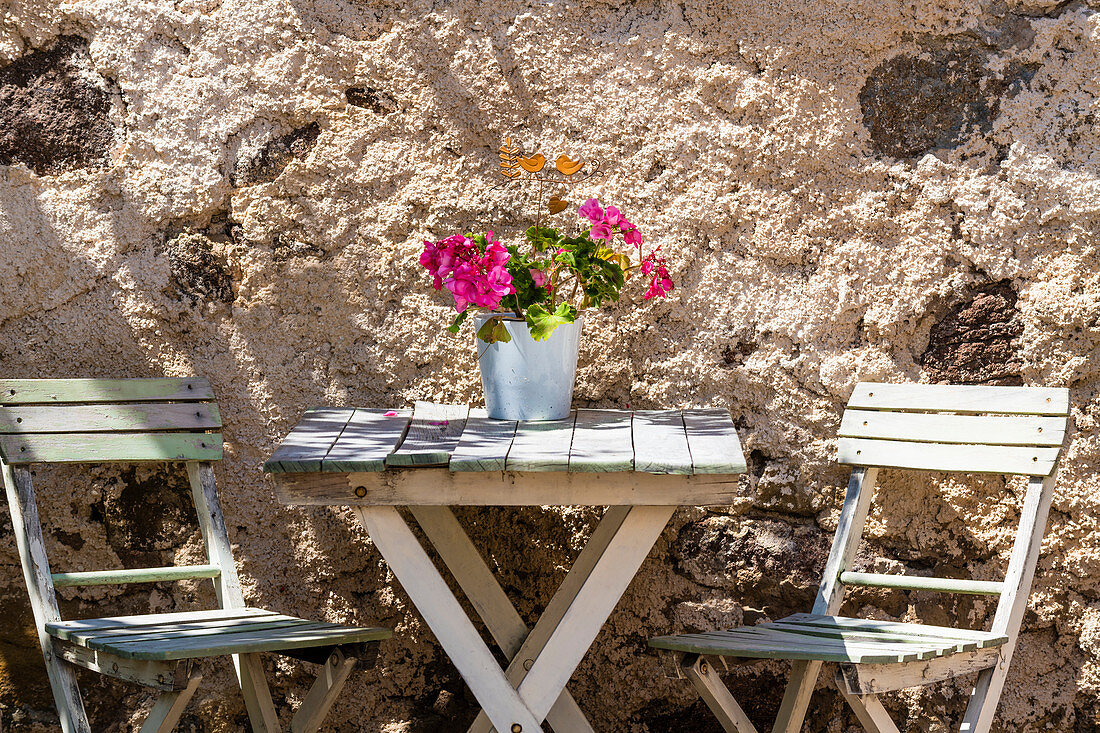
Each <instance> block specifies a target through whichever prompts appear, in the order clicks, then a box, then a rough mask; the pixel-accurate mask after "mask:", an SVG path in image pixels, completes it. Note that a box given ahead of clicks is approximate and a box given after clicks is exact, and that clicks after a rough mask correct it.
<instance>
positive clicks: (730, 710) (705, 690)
mask: <svg viewBox="0 0 1100 733" xmlns="http://www.w3.org/2000/svg"><path fill="white" fill-rule="evenodd" d="M681 667H682V668H683V671H684V674H685V675H687V678H688V679H689V680H691V684H692V685H694V686H695V690H696V691H697V692H698V693H699V697H701V698H703V702H705V703H706V704H707V707H708V708H710V711H711V712H712V713H714V717H716V718H718V722H719V723H721V724H722V730H724V731H725V732H726V733H757V730H756V727H755V726H754V725H753V724H752V721H751V720H749V716H747V715H745V711H744V710H742V709H741V706H740V705H738V704H737V701H736V700H734V699H733V695H731V694H730V691H729V689H728V688H727V687H726V686H725V685H724V684H722V680H721V679H719V678H718V674H717V673H716V672H715V671H714V667H712V666H711V665H710V664H708V663H707V661H706V659H704V658H703V657H701V656H699V655H697V654H688V655H685V656H684V659H683V661H682V662H681Z"/></svg>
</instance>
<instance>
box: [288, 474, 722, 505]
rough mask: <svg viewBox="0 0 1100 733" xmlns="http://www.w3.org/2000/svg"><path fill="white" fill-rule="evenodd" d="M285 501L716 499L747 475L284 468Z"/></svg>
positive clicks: (669, 502)
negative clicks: (293, 470)
mask: <svg viewBox="0 0 1100 733" xmlns="http://www.w3.org/2000/svg"><path fill="white" fill-rule="evenodd" d="M274 478H275V481H274V488H275V494H276V496H277V497H278V499H279V501H281V502H283V503H284V504H294V505H312V506H386V505H388V506H416V505H421V504H423V505H427V506H612V505H615V506H627V505H638V506H642V505H653V506H670V505H676V506H714V505H729V504H732V503H734V502H735V501H736V500H737V499H738V498H740V497H741V491H740V489H739V488H738V482H739V477H738V476H729V475H698V476H668V475H664V476H662V475H656V474H652V473H634V472H631V471H620V472H616V473H568V472H566V471H564V470H558V471H538V470H536V471H530V472H520V473H516V472H513V471H511V470H507V471H504V472H499V471H484V472H475V471H450V470H448V469H446V468H410V469H399V470H389V471H386V472H385V473H380V472H366V471H364V472H362V473H284V474H279V475H277V476H275V477H274Z"/></svg>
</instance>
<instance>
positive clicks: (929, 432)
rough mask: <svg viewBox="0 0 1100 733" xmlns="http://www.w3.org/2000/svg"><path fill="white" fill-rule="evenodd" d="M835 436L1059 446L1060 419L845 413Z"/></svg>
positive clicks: (1061, 437)
mask: <svg viewBox="0 0 1100 733" xmlns="http://www.w3.org/2000/svg"><path fill="white" fill-rule="evenodd" d="M839 435H840V436H841V437H843V438H878V439H886V440H907V441H913V442H922V443H966V444H979V445H1036V446H1039V445H1044V446H1054V447H1056V446H1060V445H1062V441H1063V440H1064V438H1065V435H1066V419H1065V418H1064V417H1041V416H1035V415H1019V416H1003V415H946V414H941V413H921V412H887V411H879V410H845V412H844V418H843V419H842V420H841V422H840V431H839Z"/></svg>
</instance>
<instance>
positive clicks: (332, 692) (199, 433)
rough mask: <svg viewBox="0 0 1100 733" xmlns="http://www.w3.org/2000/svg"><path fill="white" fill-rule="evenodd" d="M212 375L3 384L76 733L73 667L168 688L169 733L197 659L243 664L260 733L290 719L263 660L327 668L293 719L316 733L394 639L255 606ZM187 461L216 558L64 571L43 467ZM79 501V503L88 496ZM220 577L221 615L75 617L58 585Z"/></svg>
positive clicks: (30, 538)
mask: <svg viewBox="0 0 1100 733" xmlns="http://www.w3.org/2000/svg"><path fill="white" fill-rule="evenodd" d="M213 398H214V395H213V392H212V391H211V389H210V385H209V384H208V383H207V381H206V380H205V379H198V378H191V379H9V380H0V469H2V470H3V478H4V488H5V489H6V491H7V499H8V510H9V511H10V512H11V518H12V524H13V525H14V527H15V540H16V545H17V547H18V550H19V557H20V560H21V561H22V564H23V577H24V579H25V580H26V583H27V591H28V593H29V594H30V601H31V610H32V611H33V613H34V620H35V625H36V626H37V630H38V638H39V642H40V644H41V648H42V655H43V658H44V659H45V662H46V672H47V674H48V676H49V680H50V687H51V688H52V690H53V696H54V701H55V702H56V704H57V713H58V716H59V718H60V722H61V729H62V730H63V731H64V733H90V730H91V729H90V727H89V724H88V717H87V714H86V713H85V710H84V701H83V699H82V698H81V695H80V690H79V688H78V687H77V683H76V675H75V670H76V668H77V667H83V668H85V669H89V670H91V671H93V672H98V673H99V674H103V675H107V676H110V677H115V678H117V679H122V680H126V681H128V682H133V683H137V684H140V685H144V686H145V687H148V688H151V689H153V690H156V691H159V695H158V697H157V700H156V702H155V704H154V705H153V709H152V711H151V712H150V713H149V715H148V717H147V718H146V720H145V722H144V724H143V725H142V728H141V730H142V731H143V732H149V731H155V732H156V733H166V732H167V731H170V730H172V728H173V727H174V726H175V724H176V722H177V721H178V720H179V717H180V715H181V714H182V712H183V709H184V707H185V706H186V704H187V702H188V701H189V700H190V698H191V697H192V696H193V695H194V693H195V689H196V688H197V687H198V684H199V682H200V680H201V675H200V674H199V671H198V669H197V667H195V666H194V665H193V660H195V659H200V658H204V657H211V656H231V657H232V659H233V664H234V667H235V668H236V672H237V678H238V681H239V682H240V686H241V691H242V692H243V694H244V700H245V707H246V708H247V710H248V717H249V719H250V721H251V724H252V729H253V730H255V731H265V733H274V732H275V731H278V730H279V729H280V728H279V721H278V717H277V716H276V713H275V707H274V705H273V704H272V701H271V693H270V691H269V690H268V686H267V682H266V680H265V679H264V673H263V668H262V666H261V664H260V653H261V652H270V653H274V654H280V655H283V656H288V657H293V658H297V659H301V660H305V661H310V662H315V663H318V664H320V665H322V666H321V669H320V673H319V674H318V677H317V681H316V682H315V683H314V685H313V686H312V687H311V688H310V690H309V692H308V694H307V695H306V698H305V700H304V701H303V702H302V705H301V706H300V707H299V709H298V711H297V712H296V714H295V715H294V718H293V720H292V721H291V730H292V731H294V732H295V733H305V732H307V731H316V730H317V729H318V728H319V727H320V725H321V722H322V720H323V719H324V717H325V714H326V713H327V712H328V710H329V708H330V707H331V706H332V703H333V702H334V701H335V699H336V698H337V697H338V696H339V694H340V691H341V690H342V689H343V686H344V682H345V681H346V680H347V677H348V675H349V674H350V673H351V671H352V670H353V669H354V668H355V666H356V664H357V663H358V662H359V661H371V660H372V658H373V655H374V653H375V652H376V649H377V644H376V642H378V641H379V640H381V639H385V638H388V637H389V636H390V631H389V630H388V629H381V628H357V627H353V626H344V625H342V624H333V623H322V622H313V621H306V620H304V619H300V618H295V617H293V616H286V615H283V614H279V613H275V612H273V611H266V610H263V609H259V608H248V607H246V606H245V602H244V597H243V595H242V593H241V586H240V582H239V581H238V579H237V569H236V566H235V565H234V562H233V554H232V551H231V549H230V545H229V536H228V534H227V533H226V528H225V521H224V519H223V518H222V512H221V507H220V506H219V503H218V495H217V492H216V491H215V488H214V467H213V463H212V461H216V460H218V459H220V458H221V456H222V436H221V434H220V432H219V430H220V428H221V417H220V415H219V414H218V406H217V405H216V404H215V403H214V402H213ZM108 461H113V462H124V463H132V462H165V461H171V462H176V461H180V462H184V463H185V466H186V469H187V475H188V478H189V479H190V482H191V494H192V498H193V500H194V503H195V510H196V512H197V515H198V520H199V529H200V531H201V533H202V538H203V542H204V543H205V545H206V555H207V560H206V563H204V564H202V565H191V566H177V567H164V568H127V569H119V570H100V571H82V572H67V573H53V572H50V566H49V561H48V560H47V558H46V545H45V543H44V541H43V538H42V527H41V525H40V524H39V520H38V508H37V503H36V501H35V495H34V488H33V487H32V484H31V476H32V474H31V468H30V467H31V465H32V464H36V463H101V462H108ZM77 498H78V499H79V495H77ZM188 578H209V579H211V580H212V581H213V583H214V592H215V595H216V596H217V600H218V606H219V607H218V608H215V609H210V610H203V611H188V612H182V613H160V614H147V615H141V616H116V617H113V618H93V619H78V620H69V621H65V620H62V619H61V615H60V612H59V610H58V606H57V599H56V596H55V593H54V588H55V587H63V586H81V585H106V584H117V583H148V582H160V581H169V580H183V579H188Z"/></svg>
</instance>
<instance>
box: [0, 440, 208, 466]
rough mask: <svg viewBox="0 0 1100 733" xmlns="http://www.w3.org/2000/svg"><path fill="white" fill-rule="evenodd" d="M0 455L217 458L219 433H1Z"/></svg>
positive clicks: (27, 458)
mask: <svg viewBox="0 0 1100 733" xmlns="http://www.w3.org/2000/svg"><path fill="white" fill-rule="evenodd" d="M0 456H2V457H3V459H4V461H5V462H7V463H10V464H12V465H18V464H26V463H107V462H112V461H113V462H122V463H140V462H147V461H217V460H221V457H222V436H221V434H220V433H38V434H28V435H4V436H0Z"/></svg>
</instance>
